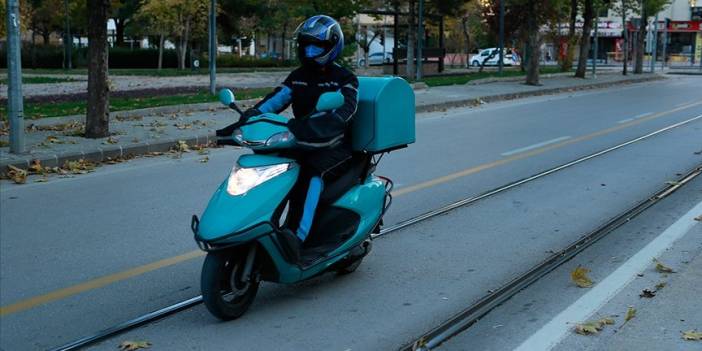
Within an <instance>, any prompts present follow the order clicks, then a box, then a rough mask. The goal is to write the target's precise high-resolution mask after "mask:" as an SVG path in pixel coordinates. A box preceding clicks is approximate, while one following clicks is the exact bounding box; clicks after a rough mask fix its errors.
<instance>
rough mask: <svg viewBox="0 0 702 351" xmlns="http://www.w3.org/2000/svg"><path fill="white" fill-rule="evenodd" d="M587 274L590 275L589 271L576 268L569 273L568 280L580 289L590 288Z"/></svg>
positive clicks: (590, 282)
mask: <svg viewBox="0 0 702 351" xmlns="http://www.w3.org/2000/svg"><path fill="white" fill-rule="evenodd" d="M588 273H590V270H589V269H587V268H585V267H582V266H578V267H576V268H575V269H574V270H573V271H572V272H570V279H571V280H572V281H573V283H575V285H577V286H579V287H581V288H589V287H591V286H592V280H591V279H590V278H589V277H588V276H587V274H588Z"/></svg>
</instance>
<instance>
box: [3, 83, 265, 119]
mask: <svg viewBox="0 0 702 351" xmlns="http://www.w3.org/2000/svg"><path fill="white" fill-rule="evenodd" d="M270 91H271V89H270V88H257V89H241V90H237V91H236V97H237V99H239V100H246V99H254V98H260V97H263V96H264V95H265V94H267V93H269V92H270ZM215 101H218V99H217V96H216V95H210V93H209V92H204V91H203V92H198V93H194V94H184V95H173V96H152V97H144V98H112V99H110V112H115V111H126V110H136V109H142V108H149V107H160V106H173V105H187V104H197V103H203V102H215ZM85 112H86V103H85V102H82V101H81V102H58V103H25V104H24V116H25V118H27V119H39V118H48V117H59V116H68V115H80V114H85ZM0 119H3V120H5V119H7V106H6V105H3V106H0Z"/></svg>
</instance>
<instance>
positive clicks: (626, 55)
mask: <svg viewBox="0 0 702 351" xmlns="http://www.w3.org/2000/svg"><path fill="white" fill-rule="evenodd" d="M623 6H624V4H623V3H622V7H623ZM622 28H623V30H622V37H623V38H624V67H623V69H622V74H623V75H626V74H627V64H628V61H629V28H628V27H627V25H626V8H623V9H622Z"/></svg>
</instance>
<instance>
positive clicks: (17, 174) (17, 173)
mask: <svg viewBox="0 0 702 351" xmlns="http://www.w3.org/2000/svg"><path fill="white" fill-rule="evenodd" d="M7 168H9V169H10V170H9V171H8V172H7V177H8V178H10V179H12V181H13V182H15V183H16V184H24V183H26V182H27V171H25V170H23V169H21V168H17V167H15V166H13V165H7Z"/></svg>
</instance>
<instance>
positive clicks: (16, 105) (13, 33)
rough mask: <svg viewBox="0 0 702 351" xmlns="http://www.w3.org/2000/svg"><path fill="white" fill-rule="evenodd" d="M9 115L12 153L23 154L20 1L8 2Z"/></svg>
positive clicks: (12, 0) (8, 0)
mask: <svg viewBox="0 0 702 351" xmlns="http://www.w3.org/2000/svg"><path fill="white" fill-rule="evenodd" d="M7 114H8V117H9V121H10V152H12V153H16V154H20V153H23V152H24V107H23V106H22V53H21V51H20V15H19V3H18V0H7Z"/></svg>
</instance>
